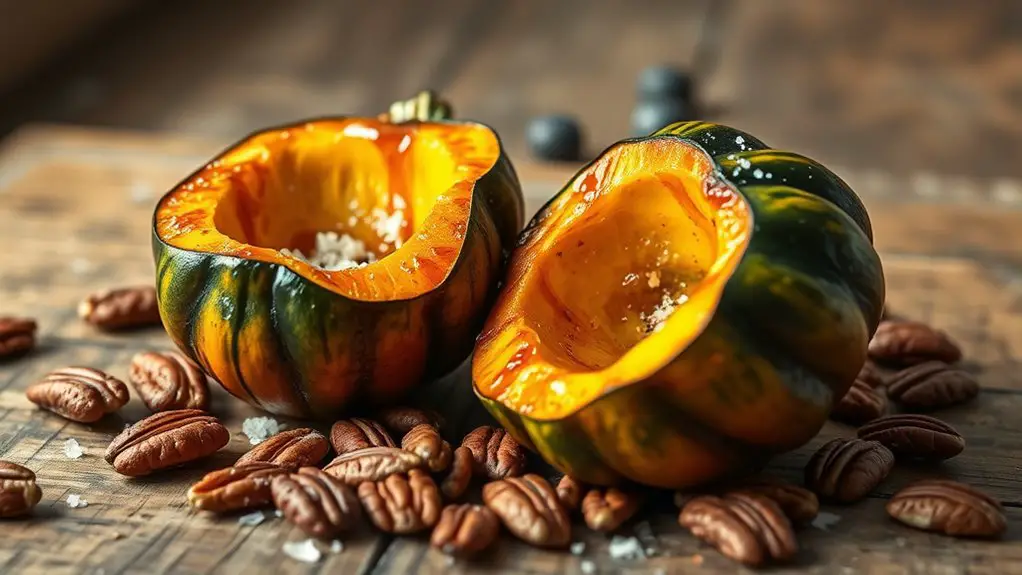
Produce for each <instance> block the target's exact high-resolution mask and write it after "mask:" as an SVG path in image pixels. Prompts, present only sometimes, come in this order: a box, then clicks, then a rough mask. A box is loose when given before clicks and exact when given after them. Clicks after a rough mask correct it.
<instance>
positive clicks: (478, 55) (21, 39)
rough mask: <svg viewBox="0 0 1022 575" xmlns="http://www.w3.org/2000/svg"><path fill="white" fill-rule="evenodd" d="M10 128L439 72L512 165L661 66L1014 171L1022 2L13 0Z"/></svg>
mask: <svg viewBox="0 0 1022 575" xmlns="http://www.w3.org/2000/svg"><path fill="white" fill-rule="evenodd" d="M0 2H2V3H3V5H4V8H3V13H4V15H5V18H4V19H3V23H2V24H0V93H2V95H3V96H2V101H0V130H2V133H3V135H7V134H9V133H10V132H11V131H12V130H14V129H16V128H17V127H18V126H20V125H23V124H26V123H30V122H66V123H73V124H83V125H93V126H106V127H118V128H130V129H136V130H149V131H173V132H179V133H185V134H195V135H199V136H203V137H208V138H212V139H215V140H216V141H218V142H220V141H222V142H223V143H227V142H228V141H232V140H234V139H237V138H238V137H240V136H242V135H244V134H245V133H247V132H249V131H252V130H254V129H256V128H259V127H262V126H265V125H267V124H276V123H282V122H288V121H292V120H295V119H300V118H303V117H308V116H316V115H324V114H375V113H377V112H379V111H382V110H383V109H384V108H385V106H386V105H387V104H388V103H389V102H391V101H392V100H395V99H399V98H407V97H409V96H410V95H412V94H414V93H415V92H416V91H418V90H419V89H422V88H427V87H428V88H433V89H435V90H437V91H439V92H441V93H442V94H443V95H444V96H445V97H447V98H448V99H449V100H451V101H452V103H453V104H454V106H455V110H456V113H457V114H458V115H459V116H462V117H468V118H472V119H477V120H480V121H483V122H486V123H488V124H491V125H492V126H494V127H495V128H496V129H497V131H498V132H499V133H500V134H501V135H502V137H503V138H504V140H505V142H506V144H507V145H508V147H509V149H510V151H511V153H512V157H514V158H516V160H517V159H518V158H520V157H522V156H523V155H524V154H525V153H526V140H525V138H526V135H525V134H526V128H525V127H526V125H527V123H528V120H529V118H531V117H533V116H536V115H541V114H549V113H564V114H570V115H573V116H574V117H575V118H577V120H578V121H579V123H580V124H581V127H582V129H583V132H584V135H585V142H586V143H585V147H586V150H587V151H588V152H589V153H592V152H594V151H598V150H599V149H602V147H604V146H606V145H607V144H609V143H611V142H612V141H614V140H617V139H620V138H622V137H625V136H628V135H629V134H630V132H631V127H630V117H631V114H632V112H633V108H634V107H635V105H636V81H637V78H638V77H639V73H640V71H641V70H642V69H643V68H645V67H647V66H650V65H656V64H671V65H675V66H677V67H679V68H681V69H682V70H684V71H686V72H687V73H689V74H690V75H691V82H692V86H693V91H694V100H695V102H696V103H697V105H698V107H699V112H698V115H699V116H700V117H701V118H703V119H711V120H715V121H721V122H725V123H730V124H733V125H736V126H737V127H740V128H742V129H744V130H746V131H748V132H751V133H753V134H756V135H757V136H761V137H762V139H764V140H766V141H767V142H768V143H770V144H772V145H774V146H776V147H786V148H790V149H793V150H797V151H800V152H803V153H806V154H807V155H811V156H813V157H815V158H817V159H819V160H821V161H823V162H824V163H831V162H832V163H835V164H839V165H842V166H867V167H869V168H877V169H891V170H894V171H898V172H905V171H911V170H933V171H936V172H938V173H954V174H966V175H976V176H1006V177H1011V176H1020V175H1022V162H1018V161H1016V157H1017V153H1016V148H1017V147H1018V144H1019V143H1020V142H1022V2H1019V1H1018V0H982V1H981V2H964V1H950V0H899V1H897V2H892V1H890V0H856V1H854V2H847V1H839V0H769V1H766V0H731V1H728V0H656V1H641V2H638V1H631V0H629V1H624V0H622V1H612V0H507V1H499V0H436V1H430V2H416V1H398V0H373V1H366V0H245V1H241V0H237V1H229V0H221V1H212V0H180V1H176V2H155V1H144V0H135V1H131V0H74V1H62V2H57V1H35V2H16V1H13V0H0Z"/></svg>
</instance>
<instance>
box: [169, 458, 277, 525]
mask: <svg viewBox="0 0 1022 575" xmlns="http://www.w3.org/2000/svg"><path fill="white" fill-rule="evenodd" d="M284 473H287V471H286V470H284V469H283V468H281V467H278V466H276V465H273V464H272V463H264V462H256V463H248V464H244V465H235V466H234V467H228V468H226V469H218V470H216V471H212V472H210V473H207V474H206V475H205V476H203V478H202V479H200V480H199V481H198V482H196V483H195V485H192V486H191V488H190V489H188V503H189V504H190V505H191V506H192V507H194V508H196V509H201V510H203V511H212V512H214V513H225V512H228V511H237V510H240V509H249V508H251V507H260V506H262V505H266V504H267V503H269V502H270V501H272V499H273V498H272V496H271V494H270V482H271V480H272V479H273V478H274V477H276V476H278V475H281V474H284Z"/></svg>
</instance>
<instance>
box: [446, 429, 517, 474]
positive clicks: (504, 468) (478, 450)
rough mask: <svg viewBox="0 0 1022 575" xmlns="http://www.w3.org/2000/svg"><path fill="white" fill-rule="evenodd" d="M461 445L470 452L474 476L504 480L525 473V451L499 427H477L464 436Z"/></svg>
mask: <svg viewBox="0 0 1022 575" xmlns="http://www.w3.org/2000/svg"><path fill="white" fill-rule="evenodd" d="M461 444H462V445H464V446H465V447H467V448H468V449H469V451H471V452H472V460H473V461H474V462H475V463H474V469H473V471H474V472H475V473H476V475H479V476H481V477H488V478H490V479H505V478H508V477H517V476H519V475H521V474H522V472H523V471H525V463H526V461H525V450H524V449H522V446H521V445H518V442H517V441H515V439H514V438H513V437H511V435H509V434H508V432H507V431H505V430H503V429H501V428H499V427H498V428H493V427H490V426H488V425H484V426H482V427H477V428H476V429H474V430H472V432H470V433H469V434H468V435H466V436H465V439H463V440H462V442H461Z"/></svg>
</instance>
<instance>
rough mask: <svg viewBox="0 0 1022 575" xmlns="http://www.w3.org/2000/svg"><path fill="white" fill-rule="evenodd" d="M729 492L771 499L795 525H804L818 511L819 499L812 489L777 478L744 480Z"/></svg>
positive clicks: (813, 517)
mask: <svg viewBox="0 0 1022 575" xmlns="http://www.w3.org/2000/svg"><path fill="white" fill-rule="evenodd" d="M730 493H752V494H755V495H762V496H764V497H768V498H770V499H771V500H773V502H774V503H776V504H777V505H778V506H779V507H780V508H781V511H783V512H784V514H785V515H786V516H787V517H788V519H789V520H790V521H791V522H792V523H793V524H795V525H805V524H807V523H809V522H810V521H812V520H813V519H815V518H816V515H817V514H819V512H820V500H819V499H818V498H817V497H816V494H815V493H813V492H812V491H810V490H808V489H806V488H804V487H799V486H798V485H792V484H790V483H786V482H784V481H781V480H779V479H772V478H770V479H768V478H765V477H764V478H757V479H752V480H748V481H746V482H744V483H743V484H741V485H739V486H738V487H736V488H735V489H733V490H731V491H730Z"/></svg>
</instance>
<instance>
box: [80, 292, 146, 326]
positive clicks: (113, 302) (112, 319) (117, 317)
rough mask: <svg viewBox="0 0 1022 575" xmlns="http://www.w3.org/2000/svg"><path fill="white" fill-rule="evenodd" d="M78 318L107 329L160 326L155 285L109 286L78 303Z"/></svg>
mask: <svg viewBox="0 0 1022 575" xmlns="http://www.w3.org/2000/svg"><path fill="white" fill-rule="evenodd" d="M78 317H80V318H81V319H83V320H85V321H86V322H88V323H90V324H92V325H94V326H96V327H97V328H99V329H101V330H104V331H114V330H119V329H129V328H136V327H146V326H155V325H160V309H159V306H158V305H157V302H156V288H154V287H153V286H132V287H123V288H116V289H105V290H101V291H98V292H95V293H93V294H90V295H89V296H88V297H86V298H85V299H83V300H82V301H81V303H79V304H78Z"/></svg>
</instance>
